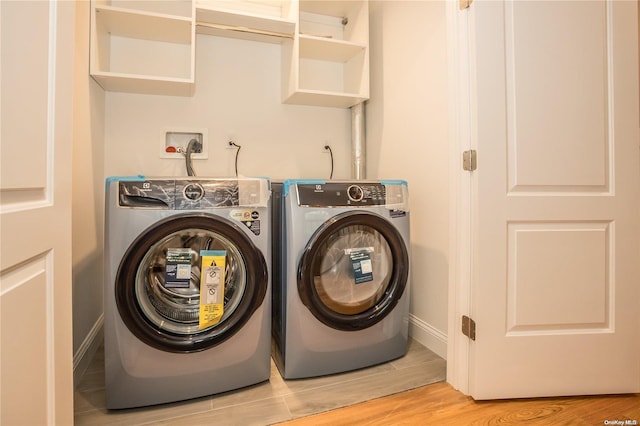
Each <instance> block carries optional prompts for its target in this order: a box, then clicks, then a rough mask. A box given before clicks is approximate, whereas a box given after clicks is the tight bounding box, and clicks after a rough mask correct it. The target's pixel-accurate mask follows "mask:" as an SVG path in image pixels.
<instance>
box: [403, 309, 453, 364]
mask: <svg viewBox="0 0 640 426" xmlns="http://www.w3.org/2000/svg"><path fill="white" fill-rule="evenodd" d="M409 335H410V336H411V337H412V338H413V339H415V340H416V341H418V342H420V343H421V344H423V345H424V346H425V347H426V348H427V349H429V350H431V351H433V352H435V353H436V354H438V355H439V356H440V357H442V358H443V359H447V335H446V334H444V333H443V332H442V331H440V330H438V329H437V328H435V327H433V326H431V325H430V324H427V323H426V322H424V321H422V320H421V319H420V318H418V317H416V316H414V315H411V314H409Z"/></svg>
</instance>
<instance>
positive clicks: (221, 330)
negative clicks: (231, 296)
mask: <svg viewBox="0 0 640 426" xmlns="http://www.w3.org/2000/svg"><path fill="white" fill-rule="evenodd" d="M188 228H195V229H203V230H208V231H213V232H216V233H219V234H220V235H223V236H224V237H225V238H227V239H228V240H229V241H232V242H233V244H234V245H235V246H236V247H237V248H238V251H239V252H240V254H241V256H242V261H243V262H244V264H245V267H246V271H247V277H246V279H247V282H246V288H245V292H244V295H243V297H242V299H241V301H240V304H239V305H238V307H237V308H236V310H235V311H234V313H233V314H232V315H231V316H229V317H228V318H227V319H226V320H225V321H224V322H222V323H220V324H219V325H218V326H216V327H214V328H213V329H207V330H203V331H201V332H197V333H193V334H188V335H178V334H174V333H171V332H168V331H166V330H162V329H159V328H158V327H157V326H156V325H154V324H153V323H151V322H150V321H149V320H148V319H147V317H146V316H145V315H144V313H143V312H142V309H141V308H140V306H139V304H138V301H137V298H136V295H135V294H136V275H137V270H138V267H139V265H140V263H141V262H142V259H143V258H144V256H145V255H146V253H147V252H148V250H149V249H150V248H151V247H152V246H153V245H154V244H155V243H156V242H157V241H159V240H160V239H162V238H164V237H165V236H167V235H169V234H172V233H174V232H178V231H181V230H183V229H188ZM268 284H269V277H268V270H267V264H266V261H265V259H264V256H263V255H262V253H261V252H260V251H259V250H258V248H257V247H256V246H255V245H254V244H253V242H252V241H251V239H250V238H249V237H248V236H247V235H246V234H245V233H244V232H243V230H242V229H241V228H240V227H239V226H237V225H235V224H234V223H232V222H231V221H229V220H227V219H225V218H223V217H220V216H213V215H208V214H205V213H196V214H189V213H187V214H182V215H175V216H170V217H168V218H166V219H163V220H161V221H158V222H157V223H155V224H153V225H152V226H150V227H149V228H147V229H146V230H145V231H144V232H142V233H141V234H140V235H139V236H138V237H137V238H136V239H135V240H134V242H133V243H132V244H131V245H130V246H129V248H128V249H127V251H126V253H125V254H124V256H123V258H122V261H121V263H120V266H119V268H118V273H117V275H116V282H115V299H116V304H117V306H118V312H119V314H120V318H122V321H123V322H124V323H125V325H126V326H127V328H128V329H129V330H130V331H131V332H132V333H133V334H134V335H135V336H136V337H137V338H138V339H140V340H141V341H143V342H144V343H146V344H148V345H149V346H152V347H154V348H156V349H159V350H162V351H165V352H177V353H189V352H196V351H201V350H204V349H208V348H210V347H213V346H216V345H218V344H220V343H222V342H224V341H225V340H227V339H228V338H230V337H231V336H233V335H234V334H235V333H237V332H238V331H239V330H240V329H241V328H242V327H243V326H244V325H245V324H246V323H247V321H248V320H249V318H251V316H252V315H253V313H254V312H255V311H256V309H258V307H259V306H260V305H261V304H262V302H263V301H264V298H265V295H266V292H267V287H268Z"/></svg>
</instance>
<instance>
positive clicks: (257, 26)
mask: <svg viewBox="0 0 640 426" xmlns="http://www.w3.org/2000/svg"><path fill="white" fill-rule="evenodd" d="M196 22H197V23H205V24H206V23H210V24H221V25H224V26H228V27H237V28H239V29H242V30H257V32H269V33H278V34H282V35H283V36H284V37H293V33H294V31H295V28H296V23H295V21H293V20H290V19H284V18H279V17H275V16H269V15H257V14H251V13H245V12H242V13H240V12H234V11H232V10H228V9H222V8H220V9H216V8H214V7H212V6H207V7H204V6H198V7H196ZM244 32H248V31H244Z"/></svg>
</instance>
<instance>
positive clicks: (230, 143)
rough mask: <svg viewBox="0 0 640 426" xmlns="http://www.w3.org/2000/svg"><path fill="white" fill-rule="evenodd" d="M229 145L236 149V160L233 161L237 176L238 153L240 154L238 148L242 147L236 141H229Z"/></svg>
mask: <svg viewBox="0 0 640 426" xmlns="http://www.w3.org/2000/svg"><path fill="white" fill-rule="evenodd" d="M229 146H235V147H236V148H238V149H237V151H236V162H235V166H236V177H238V155H240V149H242V147H241V146H240V145H238V144H237V143H235V142H234V141H229Z"/></svg>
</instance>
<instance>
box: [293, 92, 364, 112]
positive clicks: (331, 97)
mask: <svg viewBox="0 0 640 426" xmlns="http://www.w3.org/2000/svg"><path fill="white" fill-rule="evenodd" d="M368 99H369V98H368V97H364V96H360V95H357V94H355V93H333V92H325V91H320V90H305V89H300V90H298V91H296V92H295V93H292V94H291V95H289V96H288V97H287V98H286V99H284V100H283V102H284V103H286V104H295V105H311V106H325V107H336V108H350V107H352V106H354V105H357V104H359V103H361V102H364V101H366V100H368Z"/></svg>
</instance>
